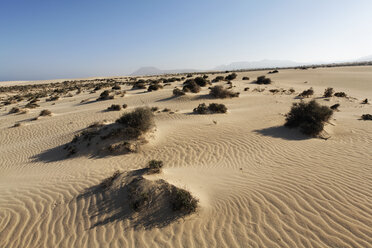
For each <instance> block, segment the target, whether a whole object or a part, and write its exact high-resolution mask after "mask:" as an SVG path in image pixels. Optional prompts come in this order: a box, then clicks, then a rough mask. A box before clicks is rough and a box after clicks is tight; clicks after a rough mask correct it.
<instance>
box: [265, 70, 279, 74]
mask: <svg viewBox="0 0 372 248" xmlns="http://www.w3.org/2000/svg"><path fill="white" fill-rule="evenodd" d="M274 73H279V71H278V70H273V71H269V72H268V74H274Z"/></svg>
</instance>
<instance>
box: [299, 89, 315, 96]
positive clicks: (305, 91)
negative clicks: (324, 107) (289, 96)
mask: <svg viewBox="0 0 372 248" xmlns="http://www.w3.org/2000/svg"><path fill="white" fill-rule="evenodd" d="M312 95H314V90H313V88H310V89H307V90H304V91H302V93H301V94H299V95H298V96H301V97H310V96H312Z"/></svg>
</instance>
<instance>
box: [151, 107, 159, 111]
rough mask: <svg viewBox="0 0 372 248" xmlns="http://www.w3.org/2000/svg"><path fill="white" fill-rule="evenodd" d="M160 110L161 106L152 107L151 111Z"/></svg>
mask: <svg viewBox="0 0 372 248" xmlns="http://www.w3.org/2000/svg"><path fill="white" fill-rule="evenodd" d="M158 110H159V107H151V112H156V111H158Z"/></svg>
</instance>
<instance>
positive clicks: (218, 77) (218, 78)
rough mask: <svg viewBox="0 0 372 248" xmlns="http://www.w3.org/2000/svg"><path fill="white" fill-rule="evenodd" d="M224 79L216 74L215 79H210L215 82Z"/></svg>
mask: <svg viewBox="0 0 372 248" xmlns="http://www.w3.org/2000/svg"><path fill="white" fill-rule="evenodd" d="M223 80H225V78H224V77H223V76H217V77H216V78H215V79H213V80H212V82H213V83H217V82H220V81H223Z"/></svg>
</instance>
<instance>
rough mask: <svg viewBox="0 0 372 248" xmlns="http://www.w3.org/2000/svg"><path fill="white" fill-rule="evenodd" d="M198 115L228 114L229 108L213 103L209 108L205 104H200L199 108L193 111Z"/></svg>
mask: <svg viewBox="0 0 372 248" xmlns="http://www.w3.org/2000/svg"><path fill="white" fill-rule="evenodd" d="M193 112H194V113H196V114H203V115H204V114H214V113H222V114H224V113H226V112H227V107H226V106H225V105H224V104H218V103H211V104H209V106H207V105H206V104H205V103H201V104H199V106H198V107H196V108H194V110H193Z"/></svg>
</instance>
